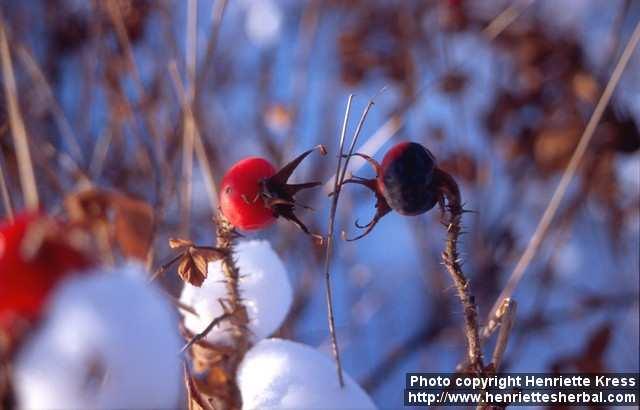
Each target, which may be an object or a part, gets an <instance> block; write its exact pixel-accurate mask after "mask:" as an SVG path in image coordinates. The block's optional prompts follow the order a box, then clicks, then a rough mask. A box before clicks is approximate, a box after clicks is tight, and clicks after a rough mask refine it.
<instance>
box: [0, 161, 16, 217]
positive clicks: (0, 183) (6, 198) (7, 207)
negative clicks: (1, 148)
mask: <svg viewBox="0 0 640 410" xmlns="http://www.w3.org/2000/svg"><path fill="white" fill-rule="evenodd" d="M0 194H1V195H2V206H3V208H4V213H5V215H6V216H7V219H8V220H9V222H13V206H12V205H11V196H10V195H9V188H8V187H7V179H6V177H5V176H4V164H3V161H2V155H1V153H0Z"/></svg>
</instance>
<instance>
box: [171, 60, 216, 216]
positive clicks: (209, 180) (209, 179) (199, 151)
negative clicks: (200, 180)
mask: <svg viewBox="0 0 640 410" xmlns="http://www.w3.org/2000/svg"><path fill="white" fill-rule="evenodd" d="M169 74H170V75H171V79H172V80H173V85H174V88H175V91H176V94H177V95H178V98H179V100H180V103H181V105H182V109H183V110H184V112H185V115H186V117H188V118H191V123H192V124H193V128H194V130H193V131H194V135H193V136H194V143H195V152H196V157H197V158H198V165H200V167H201V170H202V176H203V177H204V180H205V182H206V184H205V185H206V188H207V195H208V196H209V204H210V206H211V211H212V212H214V213H215V212H217V209H218V188H217V187H216V181H215V178H213V171H212V170H211V166H210V165H209V158H208V156H207V151H206V150H205V148H204V143H203V142H202V134H201V133H200V128H199V127H198V123H197V121H196V118H195V116H194V114H193V109H192V105H191V104H190V103H189V101H188V100H187V95H186V92H185V89H184V86H183V84H182V82H181V81H180V75H179V74H178V68H177V66H176V64H175V61H172V62H171V63H169Z"/></svg>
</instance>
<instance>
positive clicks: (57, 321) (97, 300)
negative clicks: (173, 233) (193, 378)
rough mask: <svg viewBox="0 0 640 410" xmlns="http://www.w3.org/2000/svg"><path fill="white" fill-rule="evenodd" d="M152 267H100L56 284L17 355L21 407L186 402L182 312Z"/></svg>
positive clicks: (164, 405) (157, 405)
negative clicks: (153, 281)
mask: <svg viewBox="0 0 640 410" xmlns="http://www.w3.org/2000/svg"><path fill="white" fill-rule="evenodd" d="M145 273H146V272H144V269H143V268H142V267H141V266H140V265H137V264H127V265H124V266H121V267H119V268H113V269H99V270H96V271H95V272H91V273H90V274H89V275H88V276H81V277H74V278H72V279H70V280H67V281H66V282H65V283H63V284H61V285H60V288H58V289H56V291H55V293H54V294H53V295H52V298H51V302H50V304H49V306H48V310H47V317H46V318H45V320H44V322H43V323H42V325H41V327H40V328H39V329H37V330H36V332H35V333H34V335H33V336H32V338H31V339H30V340H28V341H27V342H26V345H25V346H24V348H23V350H22V351H21V352H19V355H18V357H17V360H16V361H15V368H14V370H15V373H14V382H15V388H16V393H17V398H18V402H19V406H20V408H24V409H51V408H65V409H70V408H76V409H114V408H170V407H176V406H178V404H179V398H180V394H181V388H182V387H181V384H182V367H181V361H180V359H179V356H178V351H179V350H180V347H181V345H182V344H183V341H182V339H181V337H180V335H179V334H178V320H177V319H178V318H177V314H176V313H175V309H174V308H173V307H172V306H171V304H170V303H169V302H168V301H167V300H166V299H165V298H164V296H163V295H162V293H161V292H160V291H159V290H158V289H157V288H155V286H154V285H150V284H148V283H147V281H146V279H145V277H148V275H144V274H145Z"/></svg>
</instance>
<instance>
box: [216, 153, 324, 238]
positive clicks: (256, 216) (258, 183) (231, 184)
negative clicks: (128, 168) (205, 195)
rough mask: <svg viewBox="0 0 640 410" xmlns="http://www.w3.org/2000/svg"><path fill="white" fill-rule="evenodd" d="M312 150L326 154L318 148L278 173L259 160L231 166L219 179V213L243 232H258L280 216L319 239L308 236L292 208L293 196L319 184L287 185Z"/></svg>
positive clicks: (294, 205) (264, 160) (307, 230)
mask: <svg viewBox="0 0 640 410" xmlns="http://www.w3.org/2000/svg"><path fill="white" fill-rule="evenodd" d="M315 149H319V150H320V152H321V154H322V155H324V154H325V153H326V150H325V149H324V147H323V146H322V145H318V146H317V147H315V148H314V149H311V150H308V151H306V152H304V153H302V154H301V155H299V156H298V157H296V158H295V159H294V160H293V161H291V162H289V163H288V164H287V165H285V166H284V167H282V169H280V170H279V171H276V170H275V168H274V167H273V165H271V163H269V161H267V160H266V159H263V158H259V157H249V158H245V159H243V160H241V161H239V162H237V163H235V164H234V165H233V166H232V167H231V168H230V169H229V170H228V171H227V173H226V174H225V175H224V177H223V178H222V184H221V187H220V188H221V189H220V209H221V210H222V214H223V215H224V216H225V218H227V219H228V220H229V222H230V223H231V224H232V225H234V226H235V227H237V228H239V229H243V230H256V229H262V228H265V227H266V226H268V225H270V224H271V223H272V222H273V221H274V220H275V219H276V218H278V217H283V218H285V219H288V220H289V221H291V222H293V223H294V224H295V225H296V226H298V228H300V229H301V230H302V231H303V232H305V233H307V234H309V235H312V236H314V237H320V236H319V235H315V234H311V233H310V232H309V229H308V228H307V227H306V226H305V225H304V224H303V223H302V222H301V221H300V220H299V219H298V217H297V216H296V215H295V213H294V209H295V207H296V206H299V205H298V204H297V203H296V202H295V199H294V196H295V194H297V193H298V192H300V191H301V190H303V189H307V188H313V187H315V186H318V185H320V182H308V183H303V184H289V183H288V182H287V181H288V180H289V177H290V176H291V174H292V173H293V171H294V170H295V169H296V168H297V167H298V165H300V163H301V162H302V160H303V159H305V158H306V157H307V155H309V154H310V153H312V152H313V151H314V150H315ZM320 238H321V237H320Z"/></svg>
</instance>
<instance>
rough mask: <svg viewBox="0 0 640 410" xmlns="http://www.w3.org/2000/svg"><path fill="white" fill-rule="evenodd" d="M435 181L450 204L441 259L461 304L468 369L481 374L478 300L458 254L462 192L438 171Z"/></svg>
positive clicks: (449, 176)
mask: <svg viewBox="0 0 640 410" xmlns="http://www.w3.org/2000/svg"><path fill="white" fill-rule="evenodd" d="M436 179H437V181H438V185H439V189H440V191H441V193H442V195H443V198H444V199H446V201H447V204H446V206H443V213H444V215H446V216H448V219H447V220H446V221H445V226H446V228H447V239H446V244H445V249H444V252H443V253H442V259H443V260H444V265H445V266H446V267H447V270H448V271H449V274H450V275H451V278H452V279H453V283H454V285H455V287H456V291H457V293H458V298H459V299H460V302H461V303H462V308H463V311H464V325H465V336H466V338H467V345H468V346H467V347H468V350H467V356H468V360H469V366H470V368H471V369H473V370H474V371H475V372H478V373H481V372H482V371H483V368H484V365H483V363H482V349H481V344H480V335H479V331H478V311H477V309H476V304H475V299H474V297H473V295H472V293H471V285H470V283H469V281H468V280H467V278H466V277H465V275H464V273H463V272H462V265H461V263H460V255H459V253H458V238H459V236H460V232H461V226H460V221H461V219H462V214H463V213H464V211H463V209H462V204H461V197H460V189H459V188H458V184H457V183H456V181H455V180H454V179H453V178H452V177H451V175H449V174H447V173H446V172H444V171H442V170H440V169H437V168H436Z"/></svg>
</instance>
